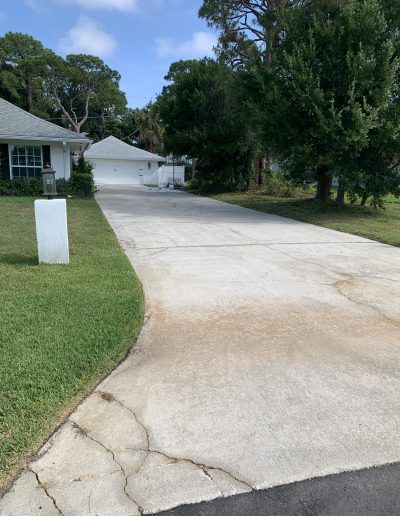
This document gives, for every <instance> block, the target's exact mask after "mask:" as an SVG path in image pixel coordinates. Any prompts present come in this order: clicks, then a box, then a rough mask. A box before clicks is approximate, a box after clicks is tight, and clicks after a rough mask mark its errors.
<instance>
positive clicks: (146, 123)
mask: <svg viewBox="0 0 400 516" xmlns="http://www.w3.org/2000/svg"><path fill="white" fill-rule="evenodd" d="M135 121H136V126H137V130H136V131H135V133H134V134H137V135H138V143H139V145H140V146H141V147H143V148H145V149H146V150H148V151H150V152H156V151H158V152H160V149H161V148H162V143H163V138H164V127H163V125H162V123H161V121H160V119H159V116H158V112H157V108H156V106H155V105H154V103H152V102H150V103H149V104H147V106H146V107H144V108H142V109H138V110H137V111H136V113H135Z"/></svg>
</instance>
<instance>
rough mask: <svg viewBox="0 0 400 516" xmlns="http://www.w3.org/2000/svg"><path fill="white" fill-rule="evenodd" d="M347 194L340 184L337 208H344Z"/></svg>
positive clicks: (336, 202)
mask: <svg viewBox="0 0 400 516" xmlns="http://www.w3.org/2000/svg"><path fill="white" fill-rule="evenodd" d="M345 193H346V192H345V189H344V187H343V186H342V185H340V184H339V188H338V191H337V195H336V201H335V206H337V207H338V208H343V206H344V195H345Z"/></svg>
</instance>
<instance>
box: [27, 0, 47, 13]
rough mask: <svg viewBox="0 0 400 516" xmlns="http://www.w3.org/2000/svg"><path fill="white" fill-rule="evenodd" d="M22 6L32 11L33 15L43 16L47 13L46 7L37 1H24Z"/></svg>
mask: <svg viewBox="0 0 400 516" xmlns="http://www.w3.org/2000/svg"><path fill="white" fill-rule="evenodd" d="M24 4H25V5H26V6H27V7H29V8H30V9H32V11H35V13H39V14H43V13H45V12H47V9H46V7H45V6H44V5H43V4H41V3H40V2H38V0H25V2H24Z"/></svg>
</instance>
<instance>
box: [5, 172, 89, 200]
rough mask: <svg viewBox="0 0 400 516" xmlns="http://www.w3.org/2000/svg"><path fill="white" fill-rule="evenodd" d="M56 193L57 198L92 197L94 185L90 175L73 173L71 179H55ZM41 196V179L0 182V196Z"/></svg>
mask: <svg viewBox="0 0 400 516" xmlns="http://www.w3.org/2000/svg"><path fill="white" fill-rule="evenodd" d="M56 183H57V193H58V195H59V196H61V197H63V196H67V195H71V196H77V197H92V196H93V194H94V193H95V191H96V189H95V185H94V180H93V175H92V174H77V173H73V174H72V176H71V179H57V181H56ZM42 194H43V182H42V179H39V178H32V179H14V180H12V181H10V180H4V179H2V180H0V196H1V195H15V196H18V197H38V196H41V195H42Z"/></svg>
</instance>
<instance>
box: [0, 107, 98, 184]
mask: <svg viewBox="0 0 400 516" xmlns="http://www.w3.org/2000/svg"><path fill="white" fill-rule="evenodd" d="M90 143H91V141H90V139H89V138H88V137H87V136H85V135H83V134H77V133H74V132H72V131H69V130H68V129H64V128H63V127H60V126H59V125H56V124H52V123H51V122H47V121H46V120H43V119H41V118H39V117H37V116H34V115H32V114H31V113H28V112H27V111H24V110H23V109H21V108H19V107H17V106H14V104H11V103H10V102H7V101H6V100H4V99H2V98H0V160H1V161H0V178H4V179H22V178H32V177H41V172H42V168H43V166H44V165H45V164H46V163H49V164H51V165H52V167H53V168H54V170H55V171H56V178H57V179H59V178H64V179H68V178H69V177H70V175H71V168H72V155H73V154H81V153H82V152H83V151H84V150H85V149H86V148H87V147H88V146H89V145H90Z"/></svg>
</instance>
